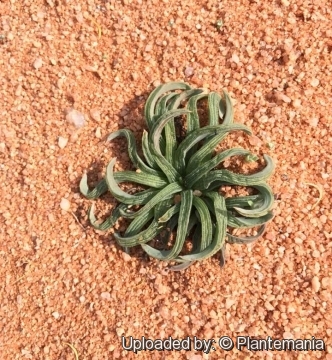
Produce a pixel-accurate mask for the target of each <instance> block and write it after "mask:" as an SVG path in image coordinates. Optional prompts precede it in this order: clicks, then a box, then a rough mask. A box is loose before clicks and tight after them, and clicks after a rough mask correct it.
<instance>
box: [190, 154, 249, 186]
mask: <svg viewBox="0 0 332 360" xmlns="http://www.w3.org/2000/svg"><path fill="white" fill-rule="evenodd" d="M248 153H249V154H250V151H248V150H245V149H241V148H233V149H229V150H225V151H223V152H222V153H220V154H217V155H216V156H215V157H213V158H212V159H211V160H209V161H207V162H205V163H203V164H202V165H201V166H199V167H197V168H196V169H195V170H193V171H192V172H191V173H190V174H188V175H186V177H185V178H184V184H185V186H187V187H188V188H189V189H191V188H193V187H195V183H196V182H197V181H198V180H199V179H201V178H202V177H203V176H205V175H209V174H208V173H209V171H210V170H212V169H213V168H215V167H216V166H217V165H219V164H220V163H221V162H223V161H225V160H226V159H228V158H230V157H232V156H237V155H246V154H248Z"/></svg>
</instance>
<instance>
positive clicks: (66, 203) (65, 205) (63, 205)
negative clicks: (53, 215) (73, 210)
mask: <svg viewBox="0 0 332 360" xmlns="http://www.w3.org/2000/svg"><path fill="white" fill-rule="evenodd" d="M60 207H61V209H62V210H64V211H69V209H70V202H69V200H68V199H65V198H62V199H61V202H60Z"/></svg>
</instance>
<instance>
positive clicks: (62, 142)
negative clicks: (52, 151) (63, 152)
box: [58, 136, 68, 149]
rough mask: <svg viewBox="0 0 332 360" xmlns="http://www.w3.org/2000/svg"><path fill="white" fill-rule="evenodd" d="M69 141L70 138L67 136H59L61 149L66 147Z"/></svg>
mask: <svg viewBox="0 0 332 360" xmlns="http://www.w3.org/2000/svg"><path fill="white" fill-rule="evenodd" d="M67 143H68V139H67V138H64V137H62V136H59V139H58V145H59V148H60V149H63V148H65V147H66V145H67Z"/></svg>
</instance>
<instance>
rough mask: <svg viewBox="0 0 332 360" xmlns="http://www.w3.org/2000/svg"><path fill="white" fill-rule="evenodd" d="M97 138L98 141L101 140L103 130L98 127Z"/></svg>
mask: <svg viewBox="0 0 332 360" xmlns="http://www.w3.org/2000/svg"><path fill="white" fill-rule="evenodd" d="M96 138H97V139H100V138H101V128H100V127H97V129H96Z"/></svg>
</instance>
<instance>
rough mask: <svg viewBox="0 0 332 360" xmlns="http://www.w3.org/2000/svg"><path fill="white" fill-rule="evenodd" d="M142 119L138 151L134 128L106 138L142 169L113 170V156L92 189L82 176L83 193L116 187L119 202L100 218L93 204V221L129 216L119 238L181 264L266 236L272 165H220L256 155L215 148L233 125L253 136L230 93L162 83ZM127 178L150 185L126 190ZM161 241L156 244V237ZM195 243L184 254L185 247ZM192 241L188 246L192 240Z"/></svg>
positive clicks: (91, 195) (108, 222) (110, 222)
mask: <svg viewBox="0 0 332 360" xmlns="http://www.w3.org/2000/svg"><path fill="white" fill-rule="evenodd" d="M203 98H206V99H207V108H208V124H207V125H206V126H201V123H200V119H199V112H198V105H197V104H198V101H199V100H200V99H203ZM144 117H145V121H146V124H147V128H148V131H145V130H144V132H143V136H142V150H143V155H144V160H143V158H142V157H140V156H139V154H138V152H137V148H136V140H135V137H134V134H133V133H132V132H131V131H130V130H127V129H122V130H119V131H116V132H114V133H112V134H110V135H109V137H108V141H111V140H113V139H115V138H117V137H119V136H122V137H125V138H126V139H127V142H128V153H129V157H130V159H131V161H132V163H133V165H134V166H135V167H136V169H137V170H136V171H119V172H114V165H115V163H116V158H113V159H111V161H110V163H109V164H108V166H107V169H106V176H105V178H104V179H102V180H101V181H100V182H99V183H98V184H97V185H96V187H95V188H94V189H93V190H90V189H89V187H88V185H87V176H86V175H84V176H83V177H82V180H81V183H80V190H81V193H82V194H83V195H84V196H85V197H87V198H88V199H95V198H98V197H99V196H101V195H102V194H104V193H105V192H107V191H110V192H111V194H112V195H113V196H114V198H115V199H116V200H117V201H118V202H119V205H118V206H117V207H116V208H115V209H114V211H113V212H112V215H111V216H110V217H109V218H108V219H107V220H105V221H104V222H102V223H101V224H100V223H99V222H98V221H97V220H96V217H95V215H94V206H93V205H92V206H91V207H90V209H89V213H88V214H89V219H90V222H91V224H92V226H93V227H94V228H96V229H98V230H108V229H110V228H112V227H113V226H114V225H115V223H116V222H117V220H118V219H119V218H120V217H123V218H126V219H128V220H130V221H131V222H130V224H129V225H128V227H127V229H126V231H125V232H124V234H120V233H118V232H114V237H115V239H116V241H117V242H118V244H120V245H121V246H123V247H124V248H126V249H128V248H130V247H133V246H136V245H140V246H141V247H142V248H143V249H144V251H145V252H146V253H147V254H148V255H149V256H151V257H154V258H157V259H160V260H166V261H170V260H174V261H176V262H178V263H179V265H177V266H175V267H173V270H181V269H184V268H186V267H187V266H189V265H190V264H191V263H192V262H194V261H198V260H203V259H206V258H208V257H210V256H212V255H214V254H215V253H216V252H218V251H219V250H221V254H222V255H221V259H222V260H221V262H222V263H223V262H224V251H225V244H226V242H228V243H232V244H233V243H240V244H248V243H251V242H253V241H254V240H256V239H257V238H258V237H259V236H261V235H262V233H263V232H264V229H265V225H266V223H267V222H268V221H269V220H271V219H272V217H273V214H272V212H271V208H272V205H273V201H274V196H273V193H272V191H271V188H270V187H269V186H268V185H267V183H266V180H267V179H268V178H269V176H270V175H271V173H272V171H273V168H274V165H273V161H272V159H271V158H270V157H269V156H267V155H264V160H265V162H266V166H265V168H264V169H263V170H261V171H259V172H258V173H256V174H251V175H244V174H237V173H234V172H232V171H229V170H227V169H225V168H222V169H220V168H216V167H217V166H218V165H219V164H221V163H222V162H223V161H224V160H226V159H228V158H230V157H232V156H239V155H240V156H244V157H245V158H246V159H247V160H248V159H249V160H250V161H255V160H256V157H255V156H254V155H253V154H252V153H251V152H250V151H248V150H245V149H243V148H232V149H229V150H225V151H223V152H220V153H215V147H216V146H217V145H218V144H219V143H220V142H221V141H222V140H223V139H224V138H225V137H226V136H227V135H228V133H230V132H233V131H242V132H244V133H246V134H249V135H250V134H251V131H250V129H249V128H248V127H246V126H245V125H242V124H235V123H233V106H232V102H231V99H230V97H229V95H228V93H227V92H226V91H224V93H223V96H222V97H221V96H220V95H219V94H218V93H216V92H210V93H207V92H205V91H204V90H203V89H192V88H191V87H190V86H189V85H187V84H185V83H181V82H175V83H174V82H171V83H167V84H162V85H160V86H158V87H157V88H156V89H155V90H153V91H152V93H151V94H150V95H149V97H148V99H147V101H146V104H145V108H144ZM179 118H182V119H183V118H184V119H185V126H184V127H185V131H186V134H185V138H184V139H183V140H182V141H181V142H178V137H177V129H176V123H177V122H176V120H177V119H179ZM122 182H130V183H136V184H139V185H140V186H144V187H145V188H143V190H142V191H138V192H136V193H134V194H130V193H128V192H125V191H123V190H122V189H121V188H120V187H119V184H120V183H122ZM223 185H227V186H242V187H249V188H253V189H255V191H256V194H254V195H246V196H236V197H228V198H225V197H224V196H222V195H221V194H220V192H219V189H220V187H221V186H223ZM253 227H259V228H258V230H257V235H255V236H247V237H237V236H234V235H231V234H230V233H229V232H228V228H253ZM157 237H158V238H159V237H160V239H161V240H162V244H163V247H162V248H160V246H154V245H155V243H156V241H154V240H155V239H156V238H157ZM188 242H189V243H190V246H189V247H190V249H189V250H188V251H187V252H185V251H184V250H185V245H186V244H187V245H188ZM187 247H188V246H187Z"/></svg>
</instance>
